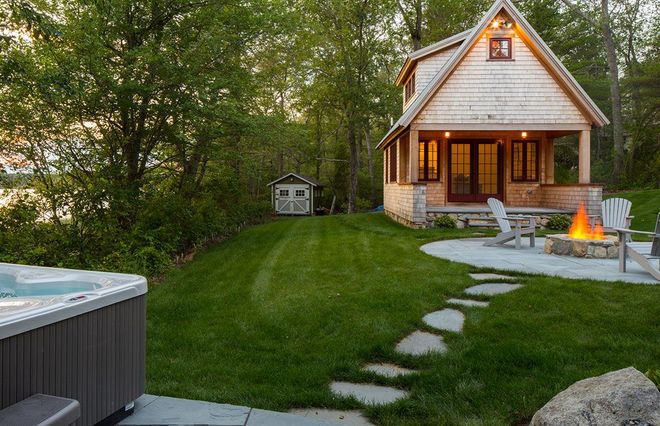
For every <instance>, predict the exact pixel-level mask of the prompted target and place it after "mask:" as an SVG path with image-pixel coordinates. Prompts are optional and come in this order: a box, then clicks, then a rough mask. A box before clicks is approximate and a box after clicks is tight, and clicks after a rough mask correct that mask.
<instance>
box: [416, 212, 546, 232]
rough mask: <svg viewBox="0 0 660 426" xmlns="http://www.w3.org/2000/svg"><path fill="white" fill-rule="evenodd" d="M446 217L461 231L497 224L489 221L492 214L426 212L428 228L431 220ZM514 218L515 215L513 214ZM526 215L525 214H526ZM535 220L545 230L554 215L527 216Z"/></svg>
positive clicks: (431, 222)
mask: <svg viewBox="0 0 660 426" xmlns="http://www.w3.org/2000/svg"><path fill="white" fill-rule="evenodd" d="M445 214H446V215H447V216H449V217H451V218H452V219H454V220H455V221H456V227H457V228H458V229H463V228H467V227H468V223H469V226H470V227H480V226H482V227H488V228H492V227H496V225H497V222H495V219H489V218H492V217H493V214H492V213H440V212H426V221H427V222H428V223H429V225H430V226H433V219H435V218H436V217H438V216H443V215H445ZM513 215H514V216H515V213H514V214H513ZM526 215H527V214H526ZM529 216H534V217H535V218H536V225H537V226H539V227H540V228H541V229H546V226H547V225H548V221H549V220H550V218H551V217H552V216H554V214H541V215H529Z"/></svg>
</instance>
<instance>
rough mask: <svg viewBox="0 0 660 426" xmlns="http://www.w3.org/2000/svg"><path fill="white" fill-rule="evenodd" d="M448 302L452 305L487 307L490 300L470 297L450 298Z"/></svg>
mask: <svg viewBox="0 0 660 426" xmlns="http://www.w3.org/2000/svg"><path fill="white" fill-rule="evenodd" d="M447 303H449V304H451V305H462V306H469V307H478V308H485V307H487V306H488V302H482V301H479V300H470V299H448V300H447Z"/></svg>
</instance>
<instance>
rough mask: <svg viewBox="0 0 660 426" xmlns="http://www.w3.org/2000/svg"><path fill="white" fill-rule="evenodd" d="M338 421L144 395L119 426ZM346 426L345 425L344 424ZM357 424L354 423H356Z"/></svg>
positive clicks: (323, 425)
mask: <svg viewBox="0 0 660 426" xmlns="http://www.w3.org/2000/svg"><path fill="white" fill-rule="evenodd" d="M339 424H342V423H340V422H335V421H330V420H329V419H328V420H320V419H318V420H317V419H315V418H311V417H303V416H299V415H294V414H288V413H280V412H276V411H267V410H259V409H257V408H250V407H242V406H237V405H229V404H217V403H214V402H206V401H195V400H190V399H181V398H170V397H167V396H157V395H148V394H144V395H142V396H141V397H139V398H138V399H137V400H136V401H135V410H134V412H133V414H132V415H130V416H128V417H127V418H125V419H124V420H122V421H121V422H120V423H119V425H122V426H129V425H130V426H146V425H149V426H160V425H163V426H164V425H168V426H184V425H186V426H187V425H206V426H329V425H339ZM344 424H346V423H344ZM356 424H357V423H356Z"/></svg>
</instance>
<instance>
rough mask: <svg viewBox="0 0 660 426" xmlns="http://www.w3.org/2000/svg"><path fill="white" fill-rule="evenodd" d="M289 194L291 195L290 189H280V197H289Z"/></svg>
mask: <svg viewBox="0 0 660 426" xmlns="http://www.w3.org/2000/svg"><path fill="white" fill-rule="evenodd" d="M288 196H289V190H288V189H280V197H288Z"/></svg>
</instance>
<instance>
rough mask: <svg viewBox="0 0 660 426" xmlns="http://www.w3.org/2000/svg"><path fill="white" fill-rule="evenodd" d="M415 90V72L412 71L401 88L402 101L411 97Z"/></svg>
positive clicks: (406, 100)
mask: <svg viewBox="0 0 660 426" xmlns="http://www.w3.org/2000/svg"><path fill="white" fill-rule="evenodd" d="M415 90H416V89H415V73H413V74H412V75H411V76H410V79H408V82H407V83H406V85H405V87H404V89H403V101H404V102H405V103H407V102H408V101H409V100H410V98H412V97H413V95H414V94H415Z"/></svg>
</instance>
